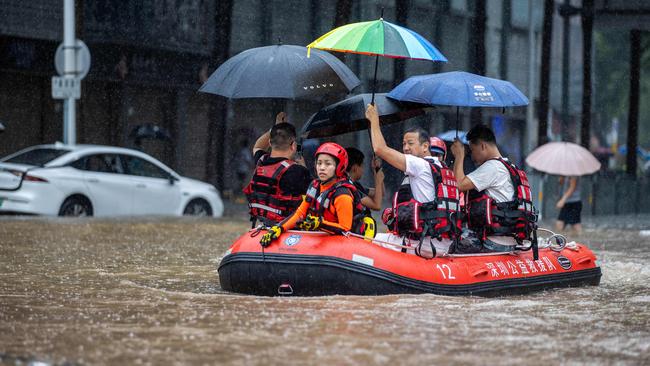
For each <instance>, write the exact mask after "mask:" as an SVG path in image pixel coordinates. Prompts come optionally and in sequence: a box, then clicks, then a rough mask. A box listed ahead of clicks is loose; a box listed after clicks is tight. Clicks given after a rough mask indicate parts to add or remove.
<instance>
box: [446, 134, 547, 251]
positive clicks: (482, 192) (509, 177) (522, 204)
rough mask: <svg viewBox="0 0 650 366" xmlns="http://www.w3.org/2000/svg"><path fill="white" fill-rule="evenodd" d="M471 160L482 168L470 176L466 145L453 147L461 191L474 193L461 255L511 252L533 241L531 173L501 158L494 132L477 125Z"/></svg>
mask: <svg viewBox="0 0 650 366" xmlns="http://www.w3.org/2000/svg"><path fill="white" fill-rule="evenodd" d="M467 140H468V141H469V149H470V151H471V156H472V160H473V161H474V162H475V163H476V164H477V165H478V168H477V169H476V170H474V171H473V172H471V173H469V174H467V175H465V173H464V170H463V161H464V158H465V146H464V145H463V144H462V143H461V142H460V141H459V140H456V141H454V143H453V144H452V146H451V152H452V154H453V155H454V158H455V160H454V173H455V175H456V179H457V181H458V188H459V189H460V190H461V191H463V192H466V191H469V193H468V194H467V195H466V197H467V211H468V212H467V214H468V222H467V224H468V227H469V229H470V230H471V231H470V232H468V233H466V234H465V233H464V234H465V235H463V240H461V241H460V242H459V244H458V246H457V247H456V248H455V249H456V250H455V252H456V253H480V252H510V251H513V250H514V249H515V246H516V245H517V244H521V242H522V241H523V240H531V241H533V240H534V243H536V238H535V229H536V227H537V226H536V224H535V222H536V221H537V217H536V212H535V208H534V207H533V205H532V197H531V193H530V185H529V184H528V178H527V177H526V173H525V172H524V171H523V170H521V169H519V168H517V166H515V165H514V164H513V163H511V162H510V161H508V159H506V158H504V157H502V156H501V153H500V152H499V148H498V147H497V144H496V138H495V136H494V132H492V130H491V129H490V128H489V127H487V126H485V125H477V126H475V127H473V128H472V129H471V130H470V131H469V132H468V133H467Z"/></svg>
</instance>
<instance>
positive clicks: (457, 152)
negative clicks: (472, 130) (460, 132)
mask: <svg viewBox="0 0 650 366" xmlns="http://www.w3.org/2000/svg"><path fill="white" fill-rule="evenodd" d="M451 153H452V154H453V155H454V175H455V176H456V182H458V190H459V191H461V192H467V191H469V190H470V189H476V186H474V183H473V182H472V180H471V179H469V178H467V176H466V175H465V170H464V168H465V167H464V161H465V146H463V143H462V142H460V141H459V140H456V141H454V143H453V144H452V145H451Z"/></svg>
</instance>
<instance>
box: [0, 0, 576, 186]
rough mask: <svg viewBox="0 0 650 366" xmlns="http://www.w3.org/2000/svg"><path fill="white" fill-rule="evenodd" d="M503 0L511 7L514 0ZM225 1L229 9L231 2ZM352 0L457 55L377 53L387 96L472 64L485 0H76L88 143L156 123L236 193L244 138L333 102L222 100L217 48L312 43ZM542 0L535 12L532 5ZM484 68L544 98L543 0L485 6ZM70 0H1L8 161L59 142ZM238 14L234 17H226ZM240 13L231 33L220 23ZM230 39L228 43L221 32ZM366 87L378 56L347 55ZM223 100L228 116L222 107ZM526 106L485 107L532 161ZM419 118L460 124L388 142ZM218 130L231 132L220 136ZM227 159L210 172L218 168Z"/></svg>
mask: <svg viewBox="0 0 650 366" xmlns="http://www.w3.org/2000/svg"><path fill="white" fill-rule="evenodd" d="M504 1H505V2H504ZM224 3H227V5H229V6H223V4H224ZM345 3H349V4H348V5H349V7H347V8H346V9H349V14H348V16H349V21H350V22H356V21H363V20H369V19H376V18H378V17H379V14H380V13H381V12H382V8H383V11H384V19H386V20H388V21H391V22H394V23H397V21H396V18H399V17H405V19H406V21H405V22H404V23H405V24H403V25H404V26H406V27H408V28H410V29H413V30H414V31H416V32H418V33H420V34H421V35H422V36H424V37H425V38H427V39H428V40H430V41H431V42H432V43H433V44H434V45H436V47H437V48H438V49H440V50H441V51H442V52H443V53H444V54H445V56H446V57H447V58H448V59H449V62H448V63H445V64H434V63H431V62H426V61H412V60H405V61H394V60H392V59H381V60H380V62H379V73H378V88H377V89H378V91H388V90H390V89H391V88H392V87H393V86H395V85H397V83H399V82H400V81H402V80H401V79H402V78H405V77H408V76H411V75H416V74H425V73H433V72H444V71H452V70H466V71H471V70H470V68H471V65H472V63H473V62H474V60H473V59H472V58H473V56H474V55H475V53H474V52H473V50H472V48H471V47H470V46H469V45H470V44H473V43H472V42H473V39H475V38H472V37H476V35H475V33H476V27H475V24H476V23H475V22H476V14H477V9H476V7H477V3H478V2H476V1H471V0H447V1H425V0H411V1H404V0H390V1H388V0H357V1H349V2H346V1H341V0H325V1H319V0H231V1H225V0H174V1H171V0H159V1H156V0H142V1H132V0H122V1H118V0H95V1H92V0H77V13H78V14H77V38H79V39H81V40H83V41H84V42H85V43H86V44H87V45H88V47H89V49H90V52H91V56H92V64H91V68H90V72H89V74H88V76H87V77H86V78H85V79H84V81H83V83H82V96H81V99H80V101H78V110H77V136H78V137H77V142H78V143H93V144H108V145H118V146H127V147H129V146H133V139H132V131H133V130H134V129H135V128H136V127H137V126H139V125H141V124H145V123H151V124H156V125H158V126H160V127H162V128H164V129H166V130H167V131H169V134H170V135H171V141H170V142H168V141H159V140H149V141H146V142H145V143H144V145H143V146H142V149H144V150H145V151H146V152H148V153H150V154H152V155H154V156H156V157H157V158H159V159H160V160H162V161H163V162H165V163H166V164H168V165H169V166H171V167H172V168H174V169H176V170H177V171H178V172H180V173H181V174H183V175H188V176H191V177H195V178H198V179H203V180H208V181H211V182H212V183H215V184H217V185H218V186H220V188H222V189H223V190H226V191H227V190H231V189H236V188H237V187H238V186H239V185H240V184H239V182H236V178H235V177H236V175H235V174H232V173H231V172H232V171H233V170H234V166H235V164H238V162H237V160H236V159H235V157H236V156H237V153H238V151H239V150H240V149H241V148H242V147H243V146H251V145H252V144H253V142H254V139H255V138H256V137H257V136H258V135H259V134H261V133H262V132H263V131H265V130H267V129H268V128H269V127H270V126H271V125H272V123H273V121H274V115H275V113H277V112H278V111H279V110H287V111H288V114H289V117H290V119H291V121H292V122H294V123H295V124H296V125H297V126H298V127H300V126H302V124H303V123H304V121H305V120H307V119H308V117H309V116H310V115H311V114H312V113H314V112H316V111H317V110H318V109H319V108H321V107H322V106H323V105H324V104H326V103H329V102H333V101H331V100H330V101H321V102H320V103H318V102H297V101H279V102H278V101H275V102H271V101H262V102H260V101H257V102H251V101H223V100H221V99H220V98H221V97H218V96H214V95H206V94H202V93H198V92H197V90H198V89H199V87H200V85H201V84H202V82H203V81H205V80H206V78H207V77H208V76H209V75H210V74H211V73H212V71H214V68H215V67H216V66H217V65H213V63H214V60H213V58H214V55H215V51H220V50H227V52H225V53H226V54H227V55H229V56H233V55H235V54H237V53H239V52H241V51H243V50H246V49H249V48H253V47H260V46H265V45H269V44H275V43H277V42H282V43H284V44H298V45H306V44H308V43H309V42H311V41H312V40H313V39H315V38H317V37H318V36H320V35H322V34H324V33H326V32H327V31H329V30H330V29H332V27H333V26H334V23H335V16H336V10H337V9H339V7H341V6H342V4H343V5H345ZM530 3H532V4H533V17H534V18H533V21H532V22H529V19H528V6H529V4H530ZM485 4H486V5H485V25H486V28H485V38H484V42H485V75H486V76H489V77H496V78H504V79H507V80H509V81H511V82H513V83H514V84H515V85H516V86H517V87H519V88H520V89H521V90H522V91H523V92H524V93H525V94H526V95H528V96H529V98H530V99H531V100H534V99H535V98H536V95H537V93H538V90H537V88H538V79H539V77H538V74H539V44H540V29H541V17H542V13H543V1H542V0H533V1H532V2H529V1H528V0H494V1H486V2H485ZM62 8H63V5H62V2H57V1H49V0H32V1H29V2H24V1H19V0H0V9H2V11H1V12H0V107H1V108H0V122H2V123H3V124H4V125H5V128H6V130H5V132H4V133H3V134H0V156H4V155H6V154H8V153H11V152H13V151H16V150H18V149H20V148H23V147H27V146H31V145H34V144H39V143H51V142H55V141H57V140H61V139H62V124H63V123H62V120H63V116H62V101H60V100H53V99H52V98H51V89H50V88H51V84H50V80H51V77H52V76H54V75H56V72H55V70H54V61H53V59H54V53H55V50H56V47H57V45H58V44H59V43H60V42H61V40H62V24H63V19H62ZM223 9H228V10H229V12H228V13H220V12H221V11H223ZM226 20H227V21H229V22H230V24H231V27H230V29H229V34H228V37H226V38H223V37H217V36H216V32H215V29H217V28H218V27H219V25H220V24H222V23H221V22H222V21H226ZM531 24H532V26H533V27H534V31H535V32H534V35H535V37H534V39H533V42H534V50H535V57H534V59H533V60H530V59H529V56H528V54H529V51H528V50H529V41H530V38H529V35H528V28H529V26H530V25H531ZM554 24H555V29H554V39H553V47H554V49H553V53H552V58H553V61H552V65H553V67H552V78H551V90H552V92H551V103H552V105H553V107H554V108H556V109H558V110H559V108H560V92H559V90H560V79H561V78H560V73H561V68H560V65H561V62H560V61H559V60H560V58H561V41H560V39H561V31H562V29H561V21H560V18H559V17H558V18H557V19H556V21H555V22H554ZM572 28H573V31H572V47H571V49H572V50H575V52H572V53H571V58H572V62H571V65H572V68H574V70H573V71H572V72H571V75H572V79H571V98H570V100H571V106H572V107H571V108H572V111H576V112H577V111H579V106H580V99H579V98H580V83H581V80H580V79H581V72H580V53H579V51H578V50H580V48H581V35H580V28H579V21H578V22H575V21H572ZM224 39H226V41H224ZM344 61H345V62H346V64H347V65H348V66H349V67H350V68H351V69H352V70H353V71H354V72H355V73H356V74H357V75H358V76H359V78H360V79H361V80H362V85H361V86H360V87H359V88H358V89H357V90H355V92H367V91H369V90H370V84H371V82H370V80H371V79H372V71H373V67H374V62H372V61H373V60H372V59H371V58H369V57H365V56H359V55H346V56H344ZM530 62H533V63H535V67H534V70H535V74H534V75H533V77H534V79H535V80H534V83H533V85H534V86H535V87H534V88H533V89H532V90H527V85H528V78H529V75H528V64H529V63H530ZM215 105H222V106H224V105H225V112H223V113H214V106H215ZM460 112H461V113H460V117H461V118H460V124H461V127H462V128H468V127H469V126H470V125H473V124H475V123H477V121H470V112H469V111H467V110H461V111H460ZM525 116H526V111H525V109H523V108H519V109H513V110H508V111H505V112H504V111H501V110H498V111H485V112H484V113H483V115H482V118H483V121H484V122H486V123H490V124H492V125H493V126H494V127H495V128H496V129H497V130H498V131H497V132H498V133H500V134H501V137H503V138H507V139H508V140H509V141H511V142H512V143H511V144H510V145H508V148H506V149H505V150H506V152H507V153H509V154H512V155H513V156H516V157H517V159H519V160H520V159H521V157H523V154H524V152H525V151H528V150H527V149H529V148H530V146H529V145H530V143H529V142H528V141H527V140H526V136H527V131H526V124H525ZM414 123H415V124H420V125H422V126H423V127H425V128H427V129H428V130H430V131H431V132H432V133H437V132H442V131H444V130H446V129H450V128H453V127H454V126H455V123H456V110H455V109H451V108H439V109H437V110H436V111H435V112H433V113H430V114H429V115H428V116H426V117H423V118H420V119H418V120H415V121H411V122H409V123H407V124H404V125H400V126H398V127H395V128H391V129H389V130H388V131H387V133H388V134H389V142H391V143H395V144H398V146H399V144H400V143H401V136H400V133H401V129H402V128H404V126H407V125H408V124H414ZM211 129H218V130H220V133H216V134H215V133H213V132H214V131H211ZM337 141H339V142H341V143H342V144H344V145H350V144H355V145H359V146H362V147H363V146H366V147H368V141H367V136H366V134H357V135H350V136H347V135H344V136H341V137H339V138H337ZM214 162H218V163H217V164H215V165H216V166H217V169H216V170H214V169H213V170H211V169H210V164H213V163H214Z"/></svg>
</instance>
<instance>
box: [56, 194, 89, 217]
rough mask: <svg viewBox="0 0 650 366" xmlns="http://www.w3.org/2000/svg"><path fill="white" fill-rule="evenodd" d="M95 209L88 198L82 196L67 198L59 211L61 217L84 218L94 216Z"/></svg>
mask: <svg viewBox="0 0 650 366" xmlns="http://www.w3.org/2000/svg"><path fill="white" fill-rule="evenodd" d="M92 215H93V207H92V205H91V204H90V202H89V201H88V199H87V198H85V197H82V196H72V197H68V198H66V200H65V201H63V204H62V205H61V209H59V216H68V217H83V216H92Z"/></svg>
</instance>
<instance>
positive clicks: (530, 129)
mask: <svg viewBox="0 0 650 366" xmlns="http://www.w3.org/2000/svg"><path fill="white" fill-rule="evenodd" d="M534 88H535V22H534V20H533V0H528V108H526V135H527V140H528V141H527V142H528V143H527V144H526V146H527V147H526V151H525V153H526V155H527V154H528V153H529V152H530V150H532V148H533V147H534V146H537V144H534V139H535V132H536V131H535V125H534V120H533V119H534V118H535V117H534V114H533V113H534V109H535V95H534V93H533V90H534Z"/></svg>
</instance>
